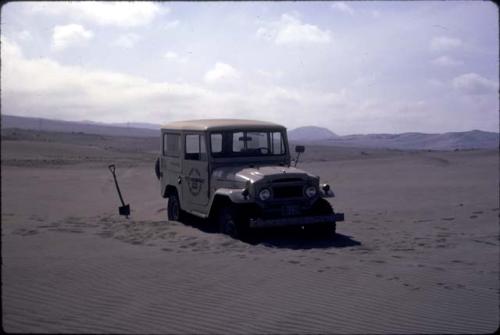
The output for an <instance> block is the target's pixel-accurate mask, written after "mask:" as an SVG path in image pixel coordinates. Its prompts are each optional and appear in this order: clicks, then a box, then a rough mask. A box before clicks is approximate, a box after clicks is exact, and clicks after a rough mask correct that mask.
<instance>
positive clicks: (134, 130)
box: [2, 115, 159, 137]
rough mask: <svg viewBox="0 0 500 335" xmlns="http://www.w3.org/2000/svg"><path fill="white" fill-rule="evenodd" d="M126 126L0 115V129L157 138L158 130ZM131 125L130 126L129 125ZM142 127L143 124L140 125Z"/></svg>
mask: <svg viewBox="0 0 500 335" xmlns="http://www.w3.org/2000/svg"><path fill="white" fill-rule="evenodd" d="M126 125H127V124H117V125H113V124H106V123H99V122H92V121H81V122H73V121H60V120H51V119H43V118H32V117H21V116H12V115H2V128H20V129H35V130H44V131H59V132H74V133H78V132H81V133H87V134H97V135H111V136H132V137H157V136H158V135H159V125H158V128H156V129H158V130H154V129H148V128H145V127H137V126H136V127H134V126H126ZM130 125H132V124H130ZM142 125H144V124H142Z"/></svg>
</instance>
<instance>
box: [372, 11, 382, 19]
mask: <svg viewBox="0 0 500 335" xmlns="http://www.w3.org/2000/svg"><path fill="white" fill-rule="evenodd" d="M370 14H371V16H372V17H373V18H374V19H378V18H379V17H380V11H378V10H376V9H374V10H372V11H370Z"/></svg>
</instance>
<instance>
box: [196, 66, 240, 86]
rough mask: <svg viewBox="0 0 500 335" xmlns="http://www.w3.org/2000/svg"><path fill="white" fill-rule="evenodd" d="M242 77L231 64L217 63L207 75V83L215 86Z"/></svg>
mask: <svg viewBox="0 0 500 335" xmlns="http://www.w3.org/2000/svg"><path fill="white" fill-rule="evenodd" d="M239 77H240V74H239V72H238V71H236V69H235V68H233V67H232V66H231V65H229V64H225V63H221V62H217V63H216V64H215V66H214V67H213V68H212V69H211V70H209V71H208V72H207V73H205V77H204V79H205V81H206V82H207V83H209V84H213V83H216V82H220V81H225V80H231V79H237V78H239Z"/></svg>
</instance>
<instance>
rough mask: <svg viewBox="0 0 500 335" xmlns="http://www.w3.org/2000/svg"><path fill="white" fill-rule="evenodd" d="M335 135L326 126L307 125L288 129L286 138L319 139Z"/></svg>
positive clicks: (291, 139) (305, 140)
mask: <svg viewBox="0 0 500 335" xmlns="http://www.w3.org/2000/svg"><path fill="white" fill-rule="evenodd" d="M336 137H337V135H336V134H335V133H333V132H331V131H330V130H329V129H327V128H322V127H315V126H307V127H299V128H295V129H292V130H290V131H288V139H289V140H290V141H303V142H311V141H321V140H328V139H331V138H336Z"/></svg>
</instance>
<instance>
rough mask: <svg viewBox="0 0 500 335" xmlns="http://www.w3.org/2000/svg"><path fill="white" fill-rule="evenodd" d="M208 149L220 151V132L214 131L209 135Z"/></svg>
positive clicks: (215, 152) (215, 151) (216, 152)
mask: <svg viewBox="0 0 500 335" xmlns="http://www.w3.org/2000/svg"><path fill="white" fill-rule="evenodd" d="M210 149H211V151H212V153H214V154H219V153H221V152H222V134H219V133H215V134H211V135H210Z"/></svg>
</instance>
